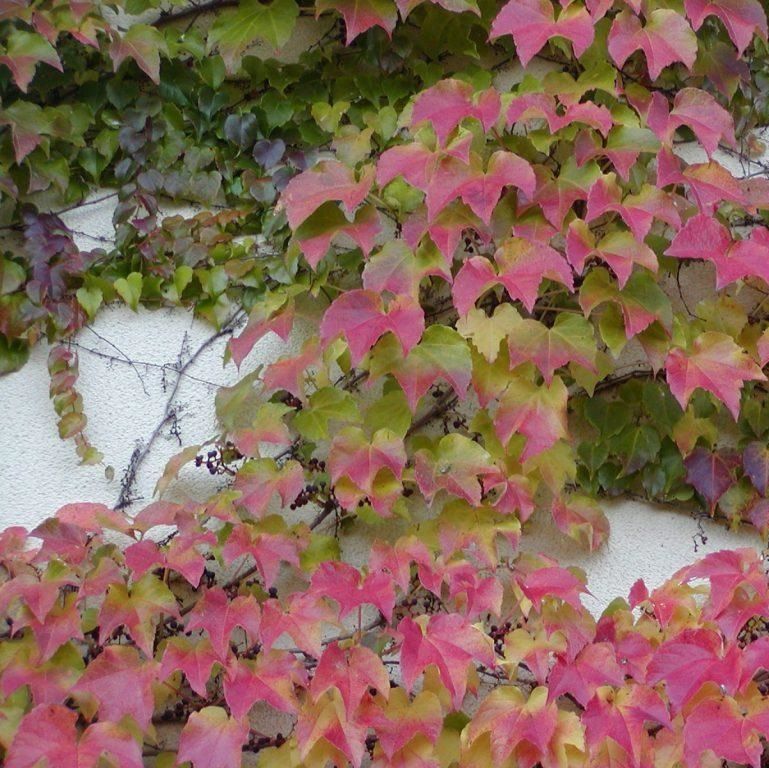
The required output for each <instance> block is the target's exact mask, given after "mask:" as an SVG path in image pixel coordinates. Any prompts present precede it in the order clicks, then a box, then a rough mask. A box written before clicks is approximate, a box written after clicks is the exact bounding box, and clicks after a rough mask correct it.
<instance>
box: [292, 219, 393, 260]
mask: <svg viewBox="0 0 769 768" xmlns="http://www.w3.org/2000/svg"><path fill="white" fill-rule="evenodd" d="M324 214H325V212H324V211H321V212H320V213H319V214H318V215H319V216H324ZM339 216H340V217H342V214H341V213H339ZM381 229H382V227H381V225H380V222H379V214H378V212H377V210H376V208H375V207H374V206H373V205H368V206H365V207H364V208H359V209H358V210H357V211H356V213H355V219H354V220H353V221H351V222H349V221H347V220H346V219H344V218H343V217H342V221H341V222H340V221H331V222H330V223H329V222H327V221H326V220H325V219H322V220H321V221H320V222H319V223H318V224H317V225H316V224H315V223H314V220H313V219H312V218H311V219H308V220H307V221H306V222H305V223H304V224H302V226H301V227H300V228H299V229H298V230H297V233H296V239H297V241H298V242H299V247H300V248H301V249H302V253H303V254H304V257H305V258H306V259H307V263H308V264H309V265H310V266H311V267H312V268H313V269H314V268H315V267H317V266H318V264H319V263H320V260H321V259H322V258H323V257H324V256H325V255H326V252H327V251H328V249H329V247H330V246H331V243H332V241H335V240H336V239H337V238H338V237H340V236H342V237H347V238H350V239H351V240H352V241H353V242H354V243H355V244H356V245H357V246H358V248H360V249H361V251H363V253H364V254H365V255H366V256H368V254H369V253H371V250H372V249H373V248H374V244H375V242H376V238H377V235H378V234H379V233H380V231H381Z"/></svg>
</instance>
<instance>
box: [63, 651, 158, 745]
mask: <svg viewBox="0 0 769 768" xmlns="http://www.w3.org/2000/svg"><path fill="white" fill-rule="evenodd" d="M158 668H159V665H158V664H157V662H154V661H149V660H147V659H142V658H141V657H140V656H139V653H138V652H137V650H136V648H133V647H131V646H121V645H110V646H108V647H107V648H105V649H104V651H102V653H101V654H100V655H99V656H97V657H96V658H95V659H94V660H93V661H92V662H91V663H90V664H89V665H88V668H87V669H86V671H85V672H84V673H83V675H82V677H81V678H80V679H79V680H78V681H77V684H76V685H75V687H74V688H73V692H74V693H88V694H90V695H91V696H93V697H94V698H95V699H96V701H97V702H98V705H99V716H100V719H101V720H111V721H113V722H118V721H119V720H120V719H121V718H122V717H123V716H124V715H130V716H131V717H133V719H134V720H135V721H136V723H137V725H138V726H139V727H140V728H141V729H142V730H146V729H147V727H148V726H149V724H150V721H151V720H152V712H153V710H154V708H155V701H154V698H153V695H152V685H153V683H154V682H155V681H156V680H157V679H158Z"/></svg>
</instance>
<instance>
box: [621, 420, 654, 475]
mask: <svg viewBox="0 0 769 768" xmlns="http://www.w3.org/2000/svg"><path fill="white" fill-rule="evenodd" d="M611 445H612V449H613V450H614V451H616V452H617V453H619V454H620V455H621V456H623V457H624V459H625V462H624V466H623V468H622V474H621V476H622V477H624V476H626V475H632V474H633V473H634V472H637V471H638V470H639V469H642V468H643V467H644V466H646V464H648V463H649V462H650V461H653V460H654V459H655V458H656V457H657V454H658V453H659V451H660V438H659V435H658V434H657V431H656V430H655V429H654V428H653V427H650V426H649V425H648V424H644V425H642V426H640V427H629V428H628V429H626V430H624V432H622V433H621V434H619V435H617V437H616V438H615V439H614V440H612V442H611Z"/></svg>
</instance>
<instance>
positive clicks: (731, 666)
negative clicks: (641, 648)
mask: <svg viewBox="0 0 769 768" xmlns="http://www.w3.org/2000/svg"><path fill="white" fill-rule="evenodd" d="M738 661H739V658H738V650H737V648H736V647H735V646H731V647H730V648H729V649H725V648H724V645H723V641H722V638H721V637H720V636H719V635H718V633H716V632H713V631H711V630H707V629H691V630H690V629H686V630H684V631H683V632H681V633H680V634H679V635H677V636H676V637H674V638H673V639H672V640H668V641H667V642H665V643H663V644H662V645H661V646H660V647H659V648H658V649H657V650H656V651H655V653H654V658H653V659H652V660H651V662H650V663H649V667H648V670H647V672H648V674H647V679H648V681H649V682H650V683H652V684H656V683H659V682H664V683H665V690H666V692H667V695H668V698H669V699H670V702H671V704H672V705H673V706H674V707H675V708H676V709H677V710H680V709H681V707H683V706H684V705H685V704H686V702H687V701H689V700H690V699H691V698H692V697H693V696H694V695H695V694H696V693H697V691H698V690H699V689H700V688H701V687H702V685H703V684H704V683H706V682H708V681H713V682H715V683H717V684H718V685H722V686H724V688H725V689H726V690H728V691H731V692H734V690H735V688H736V686H737V683H738V682H739V675H740V670H739V667H738Z"/></svg>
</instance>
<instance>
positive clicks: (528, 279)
mask: <svg viewBox="0 0 769 768" xmlns="http://www.w3.org/2000/svg"><path fill="white" fill-rule="evenodd" d="M494 259H495V260H496V262H497V265H498V268H499V274H498V275H497V274H495V271H494V268H493V266H492V265H491V264H490V263H489V261H488V260H486V259H484V258H483V257H481V256H474V257H473V258H471V259H468V260H467V261H466V262H465V263H464V265H463V266H462V269H460V270H459V273H458V274H457V276H456V278H455V280H454V291H453V295H454V305H455V306H456V308H457V312H459V314H460V315H462V316H464V315H466V314H467V313H468V312H469V311H470V309H471V308H472V306H473V304H474V303H475V300H476V299H477V298H478V297H479V296H480V295H481V294H482V293H484V292H485V291H486V290H488V289H489V288H490V287H491V286H492V285H494V284H495V283H501V284H502V285H503V286H504V287H505V288H506V289H507V292H508V293H509V294H510V296H511V297H512V298H513V299H517V300H519V301H521V302H522V303H523V305H524V306H525V307H526V309H528V310H529V312H531V311H532V310H533V309H534V304H535V302H536V300H537V294H538V291H539V286H540V284H541V283H542V281H543V280H554V281H556V282H559V283H561V284H563V285H565V286H566V287H567V288H568V289H569V290H573V289H574V276H573V274H572V271H571V269H570V268H569V265H568V264H567V263H566V261H565V260H564V258H563V256H561V254H560V253H558V251H556V250H555V249H554V248H551V247H550V246H549V245H547V244H546V243H542V242H538V241H534V242H531V241H528V240H524V239H523V238H520V237H513V238H510V239H508V240H506V241H505V242H504V243H503V245H502V246H501V247H500V248H499V249H498V250H497V252H496V253H495V254H494Z"/></svg>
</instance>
